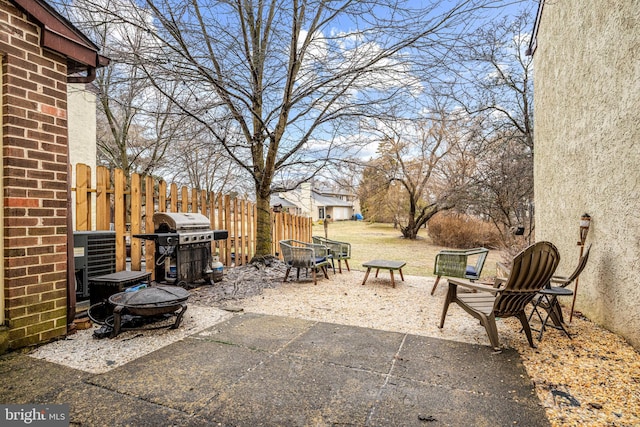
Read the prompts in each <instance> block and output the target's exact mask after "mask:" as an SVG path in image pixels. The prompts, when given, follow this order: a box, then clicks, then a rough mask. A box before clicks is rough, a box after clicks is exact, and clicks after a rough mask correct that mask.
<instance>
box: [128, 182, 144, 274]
mask: <svg viewBox="0 0 640 427" xmlns="http://www.w3.org/2000/svg"><path fill="white" fill-rule="evenodd" d="M129 223H130V224H131V226H130V229H129V241H130V242H131V270H133V271H140V270H141V269H142V256H141V255H142V254H141V249H142V244H141V242H140V239H138V238H134V237H131V235H132V234H140V233H141V232H142V179H141V177H140V175H139V174H137V173H134V174H132V175H131V219H130V221H129Z"/></svg>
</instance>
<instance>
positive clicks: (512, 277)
mask: <svg viewBox="0 0 640 427" xmlns="http://www.w3.org/2000/svg"><path fill="white" fill-rule="evenodd" d="M559 261H560V255H559V254H558V249H556V247H555V246H554V245H553V244H552V243H550V242H538V243H536V244H534V245H531V246H529V247H528V248H526V249H525V250H523V251H522V252H520V253H519V254H518V255H516V257H515V258H514V259H513V264H512V267H511V272H510V274H509V277H508V278H507V279H506V281H505V282H503V283H501V284H500V285H499V286H498V287H491V286H487V285H481V284H476V283H472V282H470V281H469V280H465V279H455V278H453V279H449V290H448V292H447V297H446V299H445V301H444V307H443V309H442V317H441V319H440V328H442V327H443V326H444V319H445V318H446V316H447V310H448V309H449V305H450V304H451V303H454V302H455V303H456V304H458V305H459V306H460V307H462V309H464V310H465V311H466V312H467V313H469V314H470V315H472V316H473V317H475V318H476V319H478V320H480V323H481V324H482V326H484V328H485V329H486V331H487V335H488V336H489V341H490V342H491V345H492V347H493V348H494V349H496V350H499V349H500V342H499V340H498V328H497V327H496V317H501V318H504V317H511V316H515V317H517V318H518V320H520V323H521V324H522V328H523V329H524V331H525V333H526V335H527V340H528V341H529V345H530V346H531V347H533V348H535V345H534V344H533V339H532V337H531V329H530V327H529V322H528V321H527V315H526V313H525V311H524V308H525V306H526V305H527V304H529V302H531V300H532V299H533V298H534V297H535V296H536V294H537V293H538V291H539V290H540V289H542V288H543V287H544V286H545V285H546V284H547V283H549V280H550V279H551V276H553V273H554V272H555V270H556V268H557V267H558V262H559ZM459 286H462V287H465V288H468V289H472V290H476V291H478V292H477V293H471V292H469V293H464V292H460V293H459V292H458V287H459Z"/></svg>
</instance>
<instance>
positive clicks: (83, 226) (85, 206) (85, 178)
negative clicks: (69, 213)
mask: <svg viewBox="0 0 640 427" xmlns="http://www.w3.org/2000/svg"><path fill="white" fill-rule="evenodd" d="M90 188H91V169H89V166H87V165H85V164H81V163H78V164H77V165H76V230H78V231H87V230H91V217H90V216H89V215H90V212H89V207H90V206H91V193H89V189H90Z"/></svg>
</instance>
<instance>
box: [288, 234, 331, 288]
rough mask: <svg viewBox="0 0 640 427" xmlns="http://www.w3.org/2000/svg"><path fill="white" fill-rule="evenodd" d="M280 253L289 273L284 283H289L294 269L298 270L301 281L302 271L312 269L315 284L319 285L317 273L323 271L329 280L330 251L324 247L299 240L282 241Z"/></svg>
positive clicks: (298, 277) (297, 276)
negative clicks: (288, 279) (290, 274)
mask: <svg viewBox="0 0 640 427" xmlns="http://www.w3.org/2000/svg"><path fill="white" fill-rule="evenodd" d="M279 243H280V251H281V252H282V257H283V259H284V262H285V264H286V265H287V272H286V273H285V275H284V279H283V280H282V281H283V282H286V281H287V278H288V277H289V272H290V271H291V269H292V268H296V269H297V272H296V279H297V280H299V279H300V269H301V268H304V269H305V270H308V269H311V272H312V274H313V284H314V285H315V284H317V280H316V272H317V271H318V270H321V271H322V272H323V273H324V276H325V277H326V278H327V279H328V278H329V274H328V273H327V266H328V265H329V250H328V248H327V247H326V246H324V245H316V244H313V243H307V242H301V241H299V240H293V239H289V240H280V242H279Z"/></svg>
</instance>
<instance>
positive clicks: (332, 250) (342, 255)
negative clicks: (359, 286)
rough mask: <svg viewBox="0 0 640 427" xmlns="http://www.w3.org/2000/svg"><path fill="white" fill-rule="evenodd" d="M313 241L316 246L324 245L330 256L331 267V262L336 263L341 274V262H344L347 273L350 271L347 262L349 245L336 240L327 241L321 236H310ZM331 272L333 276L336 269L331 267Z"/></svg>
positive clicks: (349, 257)
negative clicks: (335, 261)
mask: <svg viewBox="0 0 640 427" xmlns="http://www.w3.org/2000/svg"><path fill="white" fill-rule="evenodd" d="M311 238H312V239H313V243H315V244H318V245H325V246H326V247H327V248H329V254H331V264H332V265H333V261H334V260H337V261H338V271H339V272H340V273H342V261H344V263H345V265H346V266H347V271H351V269H350V268H349V260H350V259H351V243H347V242H339V241H337V240H331V239H327V238H324V237H321V236H311ZM333 272H334V274H335V272H336V268H335V266H334V267H333Z"/></svg>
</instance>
